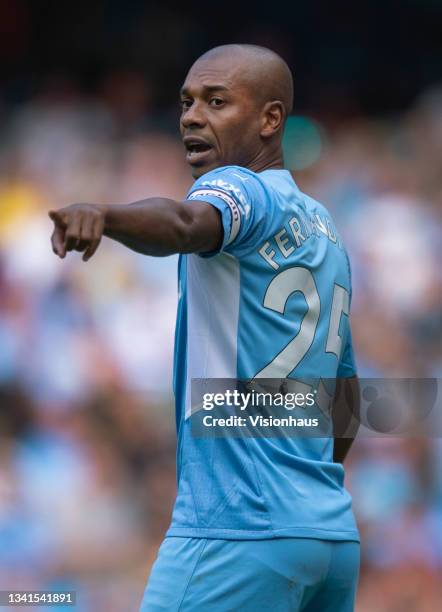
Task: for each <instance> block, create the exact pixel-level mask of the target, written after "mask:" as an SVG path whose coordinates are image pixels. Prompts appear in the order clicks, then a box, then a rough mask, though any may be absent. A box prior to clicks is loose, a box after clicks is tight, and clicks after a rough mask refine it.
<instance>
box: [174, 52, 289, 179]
mask: <svg viewBox="0 0 442 612" xmlns="http://www.w3.org/2000/svg"><path fill="white" fill-rule="evenodd" d="M292 104H293V79H292V75H291V72H290V69H289V67H288V66H287V64H286V63H285V61H284V60H283V59H282V58H281V57H280V56H279V55H278V54H277V53H275V52H274V51H271V50H270V49H266V48H264V47H258V46H256V45H239V44H237V45H223V46H221V47H215V48H214V49H211V50H210V51H207V53H204V55H202V56H201V57H200V58H198V59H197V61H196V62H195V63H194V64H193V66H192V67H191V69H190V70H189V72H188V74H187V76H186V79H185V82H184V84H183V86H182V88H181V105H182V113H181V119H180V129H181V134H182V137H183V142H184V145H185V147H186V149H187V157H186V159H187V161H188V163H189V164H190V165H191V166H192V171H193V176H194V177H198V176H201V174H204V173H205V172H207V171H208V170H211V169H213V168H216V167H219V166H226V165H238V166H244V167H246V168H249V169H251V170H253V171H255V172H260V171H262V170H264V169H266V168H281V167H283V151H282V135H283V130H284V123H285V119H286V117H287V115H288V114H289V113H290V112H291V110H292Z"/></svg>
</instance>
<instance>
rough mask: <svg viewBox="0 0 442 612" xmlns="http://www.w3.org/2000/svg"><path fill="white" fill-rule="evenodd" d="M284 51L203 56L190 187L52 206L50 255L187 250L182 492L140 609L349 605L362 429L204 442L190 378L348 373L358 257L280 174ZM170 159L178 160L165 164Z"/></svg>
mask: <svg viewBox="0 0 442 612" xmlns="http://www.w3.org/2000/svg"><path fill="white" fill-rule="evenodd" d="M292 98H293V84H292V76H291V73H290V70H289V68H288V66H287V65H286V63H285V62H284V61H283V60H282V59H281V58H280V57H279V56H278V55H276V54H275V53H273V52H272V51H270V50H268V49H265V48H261V47H257V46H254V45H225V46H222V47H217V48H215V49H212V50H211V51H209V52H207V53H206V54H204V55H203V56H202V57H201V58H199V59H198V60H197V62H196V63H195V64H194V65H193V66H192V68H191V69H190V72H189V73H188V75H187V78H186V80H185V83H184V85H183V87H182V90H181V104H182V115H181V135H182V138H183V142H184V145H185V148H186V151H187V153H186V159H187V161H188V163H189V165H190V166H191V168H192V174H193V177H194V178H195V179H196V181H195V183H194V185H193V186H192V187H191V189H190V191H189V193H188V195H187V197H186V200H185V201H183V202H177V201H173V200H170V199H166V198H150V199H148V200H144V201H141V202H136V203H134V204H131V205H127V206H101V205H89V204H74V205H72V206H69V207H67V208H63V209H61V210H59V211H51V212H50V213H49V214H50V217H51V219H52V220H53V221H54V224H55V228H54V233H53V235H52V245H53V250H54V252H55V253H56V254H57V255H59V256H60V257H64V256H65V254H66V252H67V251H70V250H77V251H81V252H84V255H83V259H84V260H85V261H87V260H88V259H90V258H91V257H92V255H93V254H94V253H95V251H96V249H97V247H98V245H99V242H100V239H101V237H102V236H103V235H104V236H107V237H109V238H113V239H114V240H118V241H119V242H121V243H123V244H125V245H126V246H128V247H129V248H131V249H133V250H135V251H138V252H140V253H143V254H146V255H156V256H162V255H169V254H171V253H180V254H181V257H180V262H179V305H178V316H177V326H176V337H175V342H176V347H175V373H174V391H175V398H176V419H177V432H178V451H177V463H178V494H177V499H176V503H175V507H174V510H173V516H172V523H171V526H170V529H169V530H168V532H167V534H166V538H165V540H164V542H163V544H162V546H161V547H160V551H159V554H158V558H157V560H156V562H155V564H154V566H153V569H152V573H151V576H150V579H149V582H148V586H147V588H146V592H145V595H144V599H143V602H142V606H141V609H142V610H143V611H157V610H170V611H175V610H180V611H184V610H192V611H194V610H202V611H204V612H206V611H207V612H210V611H212V610H213V611H215V610H216V611H227V610H232V611H233V610H243V611H245V610H254V611H256V610H276V611H281V612H282V611H288V610H291V611H295V610H308V611H321V612H324V611H325V610H333V611H334V612H345V611H347V610H352V609H353V605H354V596H355V590H356V583H357V577H358V568H359V535H358V531H357V528H356V526H355V522H354V517H353V513H352V510H351V499H350V496H349V494H348V493H347V492H346V490H345V488H344V486H343V478H344V471H343V466H342V464H341V462H342V461H343V459H344V457H345V454H346V452H347V451H348V448H349V447H350V444H351V441H352V440H351V439H350V440H348V439H340V440H335V444H333V438H332V437H329V438H323V437H321V438H320V437H316V438H314V437H304V438H302V437H298V438H293V437H290V436H288V437H284V436H281V437H271V438H270V437H268V438H265V437H262V436H261V437H253V436H251V437H228V436H226V437H224V438H214V437H206V438H204V437H196V436H193V435H192V430H191V420H192V419H191V418H190V417H191V409H192V405H191V382H192V379H198V378H200V379H201V378H203V379H212V378H216V379H220V378H225V379H229V378H231V379H241V380H242V379H258V378H267V379H277V378H282V379H295V378H296V377H302V378H308V377H312V378H315V379H318V378H322V379H325V378H332V379H333V378H335V377H347V378H350V377H354V376H355V374H356V372H355V365H354V360H353V353H352V346H351V334H350V327H349V320H348V314H349V305H350V296H351V280H350V271H349V265H348V259H347V255H346V253H345V250H344V248H343V246H342V243H341V241H340V239H339V237H338V235H337V232H336V229H335V227H334V225H333V221H332V219H331V217H330V215H329V213H328V212H327V210H326V209H325V208H324V207H323V206H321V205H320V204H319V203H318V202H316V201H314V200H313V199H312V198H310V197H308V196H306V195H305V194H303V193H301V191H300V190H299V189H298V187H297V186H296V184H295V182H294V180H293V178H292V176H291V174H290V173H289V172H288V171H287V170H285V169H284V164H283V155H282V147H281V139H282V133H283V128H284V122H285V119H286V117H287V115H288V113H289V112H290V111H291V108H292ZM165 171H167V169H165Z"/></svg>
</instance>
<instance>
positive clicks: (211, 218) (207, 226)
mask: <svg viewBox="0 0 442 612" xmlns="http://www.w3.org/2000/svg"><path fill="white" fill-rule="evenodd" d="M181 205H182V206H181V210H180V212H181V220H182V222H183V224H184V230H183V233H184V247H183V249H182V252H183V253H200V252H208V251H217V250H219V249H220V247H221V244H222V241H223V224H222V219H221V213H220V212H219V210H218V209H216V208H215V207H214V206H210V204H208V202H204V201H198V200H194V201H188V202H182V203H181Z"/></svg>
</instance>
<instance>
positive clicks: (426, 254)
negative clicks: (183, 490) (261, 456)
mask: <svg viewBox="0 0 442 612" xmlns="http://www.w3.org/2000/svg"><path fill="white" fill-rule="evenodd" d="M149 100H150V93H149V88H148V84H147V83H146V82H145V81H144V80H143V78H142V77H141V76H140V75H139V74H137V73H131V72H127V71H126V72H121V73H119V72H115V73H114V74H112V75H111V76H110V77H108V78H107V79H105V80H104V81H103V83H102V86H101V87H100V88H99V89H98V90H97V93H96V94H95V95H94V96H93V97H92V96H91V95H85V94H84V93H82V91H81V90H80V89H79V88H78V87H77V86H76V83H75V81H72V80H70V79H67V78H65V77H64V78H57V79H53V80H52V81H50V82H48V83H46V85H45V87H43V88H42V89H41V90H40V92H39V93H38V95H37V94H36V95H35V96H34V97H32V98H30V99H29V100H28V101H27V102H26V103H24V104H22V105H21V106H14V107H13V110H8V111H4V113H3V119H4V125H5V126H6V129H5V131H4V134H3V138H2V141H1V143H0V589H12V588H26V589H52V588H53V589H55V588H58V589H75V590H76V591H77V598H78V602H79V603H78V606H77V609H78V610H81V611H82V612H83V611H89V610H91V611H92V610H93V611H97V610H98V611H101V610H106V611H107V612H113V611H115V612H121V611H124V610H135V609H136V607H137V605H138V604H139V601H140V599H141V596H142V592H143V589H144V585H145V581H146V579H147V576H148V573H149V568H150V565H151V563H152V561H153V559H154V558H155V554H156V549H157V546H158V544H159V542H160V541H161V539H162V537H163V534H164V531H165V529H166V528H167V526H168V521H169V517H170V511H171V505H172V502H173V498H174V494H175V474H174V469H175V461H174V459H175V456H174V453H175V439H174V418H173V400H172V396H171V381H172V372H171V368H172V355H173V334H174V321H175V309H176V301H177V291H176V280H177V279H176V263H177V259H176V257H167V258H150V257H144V256H141V255H138V254H135V253H132V252H131V251H129V250H128V249H126V248H125V247H123V246H122V245H119V244H118V243H114V242H112V241H110V240H108V239H106V238H104V239H103V241H102V243H101V245H100V248H99V250H98V252H97V253H96V255H95V256H94V257H93V259H92V260H91V261H90V262H89V263H87V264H85V263H83V262H82V261H81V256H80V254H78V253H72V254H69V255H68V256H67V258H66V259H65V260H63V261H60V260H59V259H58V258H57V257H55V255H54V254H53V253H52V250H51V246H50V235H51V231H52V229H51V222H50V220H49V218H48V216H47V212H48V210H50V209H51V208H59V207H62V206H64V205H67V204H69V203H72V202H93V203H101V202H103V203H104V202H106V203H129V202H132V201H135V200H137V199H143V198H145V197H149V196H153V195H163V196H169V197H173V198H178V199H180V198H183V197H184V195H185V193H186V190H187V189H188V187H189V186H190V184H191V177H190V173H189V171H188V169H187V167H186V165H185V162H184V155H183V147H182V145H181V143H180V141H179V139H178V133H177V126H176V124H175V122H174V120H175V117H174V113H173V112H168V113H166V114H164V115H163V116H158V115H157V114H153V113H152V112H151V111H150V110H149V108H150V107H149ZM176 119H177V117H176ZM306 120H308V121H311V122H312V124H313V125H315V126H316V129H317V133H318V134H319V141H315V143H316V144H315V147H316V149H315V150H316V151H317V154H315V156H313V157H312V161H311V162H310V163H308V164H306V163H302V159H301V163H299V164H298V167H297V162H296V163H295V162H294V167H292V170H293V173H294V177H295V179H296V181H297V182H298V184H299V186H300V187H301V189H303V190H304V191H306V192H307V193H309V194H310V195H312V196H314V197H316V198H317V199H319V200H320V201H322V202H323V203H324V204H325V205H326V206H327V207H328V208H329V209H330V210H331V212H332V214H333V215H334V216H335V219H336V223H337V226H338V228H339V230H340V233H341V235H342V236H343V238H344V241H345V242H346V245H347V248H348V251H349V254H350V259H351V262H352V274H353V302H352V326H353V335H354V345H355V352H356V358H357V362H358V367H359V373H360V375H361V376H365V377H419V378H421V377H422V378H424V377H438V376H439V377H440V378H442V375H441V372H442V272H441V266H440V261H441V255H442V253H441V245H442V241H441V235H442V89H438V88H432V89H431V90H428V91H426V92H425V93H424V94H422V95H421V97H420V98H419V99H418V100H417V101H416V103H415V105H414V107H413V108H412V109H410V110H408V111H406V112H403V113H401V114H400V115H392V116H388V117H383V118H382V119H368V118H366V117H364V116H360V117H353V118H352V119H351V120H347V121H344V120H342V119H340V120H336V119H333V118H332V117H330V116H327V117H326V116H323V117H321V116H317V117H314V118H306ZM309 138H310V137H309V132H308V130H307V131H304V132H302V131H301V132H300V133H299V136H298V140H297V139H296V138H295V139H294V140H293V139H292V140H290V143H289V144H288V145H286V146H289V147H294V148H296V149H297V150H298V151H306V152H307V153H308V150H309V146H311V142H310V141H309ZM303 139H304V140H303ZM318 142H319V145H318ZM286 153H287V159H298V158H299V156H298V158H296V156H295V157H294V158H293V157H292V156H291V151H290V150H287V151H286ZM307 153H306V155H307ZM306 159H307V158H306ZM309 159H310V158H309ZM441 460H442V444H441V441H440V440H439V438H438V437H437V436H435V437H434V438H421V439H414V438H402V439H399V438H395V439H393V438H390V439H379V438H370V439H368V438H367V439H361V440H358V441H357V442H356V444H355V447H354V448H353V449H352V451H351V456H350V458H349V461H348V468H347V486H348V487H349V489H350V491H351V493H352V495H353V500H354V508H355V511H356V514H357V518H358V523H359V527H360V530H361V536H362V568H361V581H360V589H359V595H358V607H357V610H358V611H359V612H371V611H376V612H384V611H385V612H387V611H388V612H395V611H398V612H399V611H400V612H405V611H408V610H409V611H416V612H426V611H427V610H428V611H431V612H433V611H434V610H435V609H437V607H438V603H440V601H441V598H442V591H441V584H440V580H438V576H439V578H440V575H441V572H442V529H441V525H442V476H441V470H440V465H441Z"/></svg>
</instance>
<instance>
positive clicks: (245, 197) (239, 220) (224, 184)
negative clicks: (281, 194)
mask: <svg viewBox="0 0 442 612" xmlns="http://www.w3.org/2000/svg"><path fill="white" fill-rule="evenodd" d="M186 199H187V200H200V201H202V202H207V203H209V204H211V205H212V206H214V207H215V208H217V209H218V210H219V212H220V213H221V219H222V224H223V230H224V236H223V241H222V244H221V247H220V249H219V250H218V251H211V252H210V253H200V255H202V256H203V257H210V256H213V255H216V254H217V253H220V252H226V253H230V254H231V255H234V256H236V257H241V256H244V255H245V254H247V253H248V252H250V251H252V250H253V249H254V248H255V247H256V246H257V245H259V244H260V240H261V238H262V236H263V234H264V232H265V224H266V206H267V202H268V197H267V193H266V189H265V187H264V186H263V184H262V183H261V181H260V180H259V179H258V177H257V176H256V175H255V174H254V173H253V172H251V171H248V170H245V169H244V168H241V167H239V166H225V167H223V168H217V169H216V170H212V171H211V172H207V173H206V174H204V175H203V176H201V177H200V178H199V179H198V180H197V181H195V183H194V184H193V185H192V187H191V189H190V190H189V192H188V194H187V198H186Z"/></svg>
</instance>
